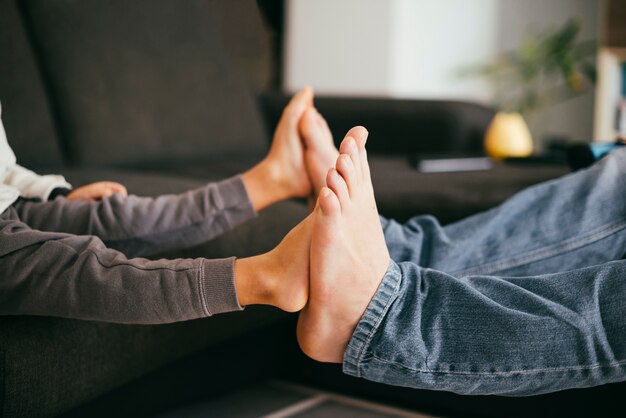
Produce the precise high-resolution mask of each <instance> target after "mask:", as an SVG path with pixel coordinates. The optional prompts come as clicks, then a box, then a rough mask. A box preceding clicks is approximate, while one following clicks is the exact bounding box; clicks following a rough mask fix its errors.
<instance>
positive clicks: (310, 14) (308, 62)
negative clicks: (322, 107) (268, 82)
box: [283, 0, 391, 95]
mask: <svg viewBox="0 0 626 418" xmlns="http://www.w3.org/2000/svg"><path fill="white" fill-rule="evenodd" d="M286 9H287V10H286V13H285V14H286V16H287V18H286V31H285V34H286V35H285V51H284V55H285V62H284V66H285V67H284V72H283V74H284V88H285V89H286V90H288V91H295V90H297V89H299V88H301V87H303V86H305V85H312V86H313V87H315V88H316V90H317V91H318V92H320V93H331V94H349V95H354V94H356V95H386V94H388V93H389V89H390V84H389V59H390V55H389V54H390V51H389V45H390V44H391V38H390V36H391V33H390V31H389V28H388V22H390V21H391V9H390V8H389V5H388V2H386V1H380V0H290V1H288V2H286Z"/></svg>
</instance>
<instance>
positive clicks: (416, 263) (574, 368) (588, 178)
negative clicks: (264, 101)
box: [343, 149, 626, 396]
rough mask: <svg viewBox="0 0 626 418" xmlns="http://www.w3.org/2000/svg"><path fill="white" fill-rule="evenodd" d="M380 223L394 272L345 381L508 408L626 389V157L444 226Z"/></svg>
mask: <svg viewBox="0 0 626 418" xmlns="http://www.w3.org/2000/svg"><path fill="white" fill-rule="evenodd" d="M382 224H383V228H384V231H385V239H386V241H387V245H388V247H389V251H390V254H391V258H392V260H393V261H392V262H391V263H390V266H389V269H388V270H387V272H386V274H385V276H384V278H383V280H382V282H381V284H380V286H379V289H378V290H377V292H376V294H375V295H374V297H373V299H372V301H371V302H370V304H369V306H368V308H367V309H366V311H365V313H364V314H363V317H362V318H361V321H360V322H359V324H358V326H357V328H356V330H355V332H354V335H353V337H352V339H351V341H350V343H349V345H348V347H347V349H346V352H345V356H344V366H343V367H344V371H345V372H346V373H347V374H350V375H354V376H358V377H363V378H366V379H370V380H374V381H378V382H383V383H387V384H392V385H400V386H408V387H414V388H424V389H435V390H447V391H452V392H456V393H461V394H502V395H509V396H524V395H533V394H540V393H545V392H551V391H557V390H563V389H568V388H577V387H587V386H594V385H600V384H604V383H610V382H616V381H621V380H626V261H621V260H619V259H620V258H621V257H622V255H623V254H624V251H625V250H626V149H622V150H619V151H616V152H614V153H613V154H611V155H610V156H608V157H607V158H605V159H604V160H602V161H601V162H599V163H598V164H596V165H594V166H593V167H591V168H589V169H587V170H584V171H580V172H577V173H574V174H570V175H568V176H565V177H563V178H561V179H558V180H554V181H550V182H547V183H543V184H540V185H537V186H534V187H531V188H529V189H526V190H525V191H523V192H521V193H519V194H517V195H516V196H514V197H512V198H511V199H509V200H508V201H507V202H505V203H504V204H502V205H501V206H499V207H497V208H495V209H492V210H490V211H487V212H485V213H482V214H479V215H476V216H473V217H471V218H468V219H466V220H463V221H461V222H458V223H455V224H452V225H449V226H446V227H441V226H440V225H439V224H438V223H437V221H436V220H435V219H434V218H432V217H429V216H421V217H416V218H414V219H412V220H410V221H409V222H408V223H406V224H405V225H399V224H398V223H396V222H394V221H391V220H385V219H382Z"/></svg>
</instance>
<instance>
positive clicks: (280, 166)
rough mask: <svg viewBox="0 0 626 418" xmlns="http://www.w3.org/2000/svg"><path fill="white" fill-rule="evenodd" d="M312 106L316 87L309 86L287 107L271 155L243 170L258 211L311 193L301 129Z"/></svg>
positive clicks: (249, 193) (247, 186)
mask: <svg viewBox="0 0 626 418" xmlns="http://www.w3.org/2000/svg"><path fill="white" fill-rule="evenodd" d="M311 106H313V90H311V89H310V88H309V87H306V88H304V89H302V90H301V91H300V92H298V93H297V94H296V95H295V96H294V97H293V98H292V99H291V101H290V102H289V104H288V105H287V107H286V108H285V110H284V111H283V115H282V117H281V118H280V121H279V122H278V126H277V127H276V131H275V132H274V139H273V141H272V146H271V147H270V150H269V152H268V154H267V156H266V157H265V158H264V159H263V160H262V161H261V162H260V163H259V164H257V165H256V166H254V167H252V168H251V169H250V170H248V171H246V172H245V173H243V175H242V179H243V182H244V184H245V186H246V190H247V191H248V195H249V196H250V200H251V201H252V205H253V206H254V208H255V209H256V210H257V211H260V210H261V209H264V208H265V207H267V206H269V205H271V204H273V203H276V202H279V201H281V200H284V199H290V198H295V197H307V196H309V195H311V192H312V190H313V188H312V185H311V181H310V179H309V176H308V175H307V172H306V168H305V163H304V144H303V141H302V139H301V138H300V133H299V131H298V124H299V122H300V119H301V118H302V115H303V114H304V112H305V111H306V110H307V109H308V108H310V107H311Z"/></svg>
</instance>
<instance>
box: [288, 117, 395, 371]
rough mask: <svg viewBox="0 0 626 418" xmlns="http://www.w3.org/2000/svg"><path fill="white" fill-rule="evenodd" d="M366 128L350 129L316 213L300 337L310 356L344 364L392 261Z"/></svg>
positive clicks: (300, 323)
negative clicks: (371, 169) (372, 174)
mask: <svg viewBox="0 0 626 418" xmlns="http://www.w3.org/2000/svg"><path fill="white" fill-rule="evenodd" d="M366 140H367V130H365V128H362V127H356V128H353V129H351V130H350V131H349V132H348V135H347V136H346V138H345V139H344V140H343V142H342V144H341V147H340V153H341V154H340V155H339V157H338V158H337V162H336V169H331V170H329V171H328V174H327V176H326V187H324V188H322V190H321V192H320V195H319V198H318V201H317V205H316V208H315V210H314V212H313V215H312V216H313V217H314V219H313V232H312V237H311V270H310V288H309V302H308V304H307V305H306V306H305V308H304V309H303V310H302V311H301V313H300V317H299V320H298V330H297V335H298V342H299V344H300V347H301V349H302V350H303V351H304V353H305V354H307V355H308V356H309V357H311V358H313V359H315V360H318V361H322V362H331V363H341V362H342V361H343V353H344V351H345V348H346V346H347V344H348V342H349V341H350V338H351V337H352V334H353V332H354V329H355V328H356V326H357V324H358V322H359V320H360V318H361V316H362V315H363V312H364V311H365V309H366V308H367V305H368V304H369V303H370V301H371V299H372V297H373V296H374V293H375V292H376V289H377V288H378V285H379V284H380V282H381V280H382V278H383V276H384V274H385V272H386V270H387V268H388V266H389V262H390V258H389V252H388V250H387V247H386V245H385V239H384V235H383V231H382V228H381V225H380V219H379V217H378V211H377V208H376V201H375V199H374V191H373V187H372V183H371V179H370V172H369V165H368V163H367V154H366V151H365V142H366Z"/></svg>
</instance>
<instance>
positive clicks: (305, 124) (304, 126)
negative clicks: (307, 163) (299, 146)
mask: <svg viewBox="0 0 626 418" xmlns="http://www.w3.org/2000/svg"><path fill="white" fill-rule="evenodd" d="M316 113H317V112H315V109H313V108H309V109H307V110H306V111H305V112H304V114H303V115H302V118H301V119H300V124H299V126H298V128H299V130H300V135H302V138H303V139H304V143H305V144H306V146H307V148H311V147H313V146H315V141H314V140H313V138H314V136H315V132H316V129H318V126H319V125H318V123H317V114H316Z"/></svg>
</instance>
